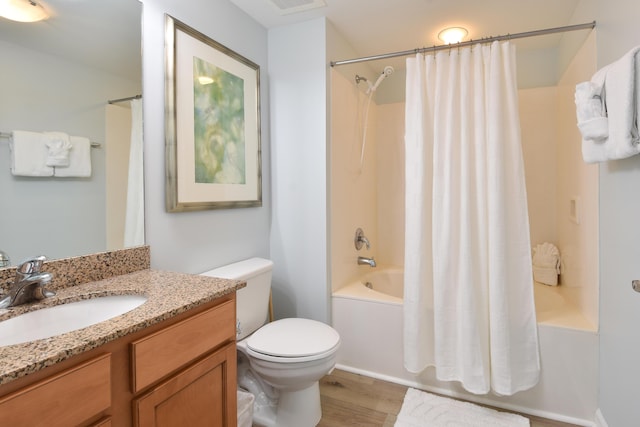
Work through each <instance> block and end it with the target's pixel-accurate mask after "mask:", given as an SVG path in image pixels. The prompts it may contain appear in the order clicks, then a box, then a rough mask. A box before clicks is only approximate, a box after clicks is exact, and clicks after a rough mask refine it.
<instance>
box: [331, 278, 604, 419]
mask: <svg viewBox="0 0 640 427" xmlns="http://www.w3.org/2000/svg"><path fill="white" fill-rule="evenodd" d="M367 283H369V284H370V285H366V284H367ZM402 295H403V274H402V269H400V268H387V269H381V270H372V271H371V272H370V273H368V274H366V275H365V276H363V277H362V278H359V279H358V280H354V281H353V282H351V283H349V284H347V285H346V286H344V287H342V288H340V289H338V290H337V291H335V292H334V293H333V296H332V303H331V304H332V310H333V311H332V314H333V327H334V328H335V329H336V330H337V331H338V332H339V333H340V336H341V345H340V349H339V351H338V356H337V367H338V368H339V369H343V370H346V371H350V372H355V373H359V374H363V375H367V376H370V377H374V378H380V379H383V380H387V381H392V382H396V383H399V384H404V385H408V386H411V387H416V388H421V389H424V390H430V391H433V392H438V393H442V394H446V395H450V396H454V397H459V398H463V399H465V400H471V401H476V402H478V403H484V404H489V405H493V406H497V407H501V408H504V409H509V410H515V411H519V412H523V413H527V414H531V415H537V416H542V417H546V418H551V419H555V420H558V421H564V422H569V423H573V424H577V425H584V426H592V425H593V420H594V416H595V412H596V409H597V367H598V353H597V342H598V338H597V334H596V333H595V332H593V331H592V330H585V329H589V328H588V327H590V325H588V322H587V323H586V324H585V323H584V322H585V320H584V317H583V316H582V315H580V313H579V312H577V310H576V309H575V308H573V307H572V306H570V305H568V304H567V303H566V301H565V298H564V297H563V295H562V290H561V289H559V288H554V287H548V286H545V285H541V284H537V283H536V284H534V295H535V298H536V315H537V318H538V335H539V340H540V355H541V367H542V369H541V378H540V382H539V383H538V385H536V386H535V387H534V388H533V389H531V390H527V391H524V392H520V393H517V394H515V395H514V396H509V397H498V396H494V395H484V396H476V395H472V394H469V393H467V392H466V391H464V389H463V388H462V387H461V386H459V385H458V384H457V383H448V382H441V381H438V380H437V379H436V378H435V372H434V370H433V369H432V368H429V369H427V370H426V371H425V372H423V373H421V374H419V375H415V374H411V373H409V372H407V371H406V370H405V369H404V367H403V344H402V334H403V332H402V322H403V320H402V317H403V316H402Z"/></svg>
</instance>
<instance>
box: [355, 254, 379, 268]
mask: <svg viewBox="0 0 640 427" xmlns="http://www.w3.org/2000/svg"><path fill="white" fill-rule="evenodd" d="M358 265H368V266H369V267H375V266H376V260H375V259H373V257H371V258H366V257H363V256H359V257H358Z"/></svg>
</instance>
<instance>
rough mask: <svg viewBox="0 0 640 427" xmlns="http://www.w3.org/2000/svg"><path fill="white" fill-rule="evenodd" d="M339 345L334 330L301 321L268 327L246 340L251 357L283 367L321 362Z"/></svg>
mask: <svg viewBox="0 0 640 427" xmlns="http://www.w3.org/2000/svg"><path fill="white" fill-rule="evenodd" d="M339 344H340V335H339V334H338V332H337V331H336V330H335V329H333V328H332V327H331V326H329V325H326V324H324V323H322V322H318V321H316V320H310V319H298V318H289V319H281V320H276V321H275V322H271V323H267V324H266V325H264V326H262V327H261V328H260V329H258V330H257V331H255V332H254V333H253V334H251V335H250V336H249V337H248V338H247V339H246V348H247V350H248V352H249V354H250V355H252V356H253V357H257V358H259V359H262V360H269V361H278V362H281V363H287V362H291V363H295V362H305V361H310V360H318V359H322V358H324V357H327V356H328V355H330V354H332V353H334V352H335V351H336V350H337V348H338V345H339Z"/></svg>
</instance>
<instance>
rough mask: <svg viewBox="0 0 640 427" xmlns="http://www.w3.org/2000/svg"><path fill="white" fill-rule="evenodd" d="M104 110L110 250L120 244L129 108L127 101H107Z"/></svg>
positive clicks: (123, 217) (125, 192)
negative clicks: (116, 102)
mask: <svg viewBox="0 0 640 427" xmlns="http://www.w3.org/2000/svg"><path fill="white" fill-rule="evenodd" d="M105 111H106V118H105V144H104V157H105V197H106V215H105V220H106V223H105V225H106V244H107V247H106V249H107V250H114V249H122V248H123V247H124V224H125V212H126V206H127V187H128V180H129V176H128V175H129V152H130V151H131V150H130V144H129V140H130V138H131V110H130V108H129V103H128V102H127V103H124V102H122V103H118V104H107V105H106V107H105Z"/></svg>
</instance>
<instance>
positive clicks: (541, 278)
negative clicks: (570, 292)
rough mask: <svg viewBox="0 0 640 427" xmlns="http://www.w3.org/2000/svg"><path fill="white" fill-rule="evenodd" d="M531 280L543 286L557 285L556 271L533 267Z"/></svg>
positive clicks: (548, 268)
mask: <svg viewBox="0 0 640 427" xmlns="http://www.w3.org/2000/svg"><path fill="white" fill-rule="evenodd" d="M533 280H535V281H536V282H539V283H542V284H544V285H551V286H557V285H558V270H556V268H555V267H538V266H536V265H534V266H533Z"/></svg>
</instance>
